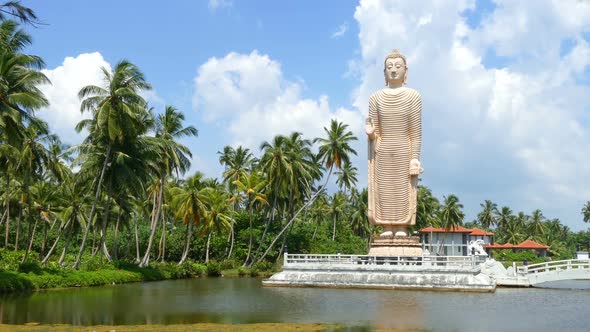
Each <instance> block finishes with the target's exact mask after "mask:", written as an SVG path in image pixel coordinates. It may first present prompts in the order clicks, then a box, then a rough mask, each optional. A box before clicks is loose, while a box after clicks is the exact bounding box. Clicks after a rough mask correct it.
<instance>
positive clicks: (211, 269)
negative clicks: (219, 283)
mask: <svg viewBox="0 0 590 332" xmlns="http://www.w3.org/2000/svg"><path fill="white" fill-rule="evenodd" d="M207 275H208V276H209V277H219V276H221V266H220V264H219V263H217V262H216V261H210V262H209V264H207Z"/></svg>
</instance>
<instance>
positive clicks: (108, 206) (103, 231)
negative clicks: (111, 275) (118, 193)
mask: <svg viewBox="0 0 590 332" xmlns="http://www.w3.org/2000/svg"><path fill="white" fill-rule="evenodd" d="M112 197H113V176H112V174H111V175H110V176H109V190H108V191H107V204H106V207H105V211H104V216H103V220H102V228H101V230H100V243H99V244H98V247H99V249H101V250H102V253H103V255H104V257H105V258H106V259H107V261H109V263H110V262H112V261H113V259H112V258H111V255H110V254H109V250H108V248H107V244H106V237H107V230H108V226H109V215H110V212H111V198H112Z"/></svg>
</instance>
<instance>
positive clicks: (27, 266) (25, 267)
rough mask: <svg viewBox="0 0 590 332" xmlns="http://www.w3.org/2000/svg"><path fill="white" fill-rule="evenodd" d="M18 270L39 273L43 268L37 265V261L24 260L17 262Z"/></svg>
mask: <svg viewBox="0 0 590 332" xmlns="http://www.w3.org/2000/svg"><path fill="white" fill-rule="evenodd" d="M18 272H21V273H29V272H32V273H35V274H41V273H42V272H43V270H42V269H41V266H39V263H37V262H24V263H21V264H19V266H18Z"/></svg>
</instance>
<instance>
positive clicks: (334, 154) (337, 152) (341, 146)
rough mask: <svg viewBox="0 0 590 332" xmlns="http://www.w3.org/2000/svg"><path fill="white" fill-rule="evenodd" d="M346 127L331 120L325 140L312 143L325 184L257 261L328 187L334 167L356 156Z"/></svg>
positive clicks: (351, 134)
mask: <svg viewBox="0 0 590 332" xmlns="http://www.w3.org/2000/svg"><path fill="white" fill-rule="evenodd" d="M347 128H348V125H346V124H344V123H342V122H338V121H337V120H334V119H333V120H332V121H331V122H330V129H328V128H326V127H324V131H325V133H326V134H327V138H316V139H314V142H319V143H320V147H319V157H320V160H321V161H322V162H323V164H324V165H325V166H326V168H327V169H328V175H327V176H326V182H325V183H324V185H323V186H322V187H321V188H320V189H318V190H317V191H316V193H315V194H314V195H313V196H312V197H311V198H310V199H309V200H308V201H307V202H306V203H305V204H304V205H303V206H302V207H301V208H299V210H298V211H297V212H296V213H295V214H294V215H293V216H292V217H291V220H289V222H287V223H286V224H285V226H284V227H283V229H281V231H280V232H279V234H278V235H277V236H276V237H275V239H274V240H273V241H272V242H271V244H270V245H269V246H268V248H267V249H266V251H265V252H264V254H263V255H262V257H261V258H260V259H259V260H262V259H264V257H266V255H268V253H269V252H270V250H271V249H272V247H273V246H274V245H275V243H276V241H277V240H278V239H279V238H280V236H281V235H283V233H284V232H285V231H286V230H287V229H288V228H289V226H290V225H291V223H293V221H294V220H295V219H296V218H297V217H298V216H299V214H300V213H301V212H302V211H303V210H305V209H306V208H307V207H309V206H310V205H311V204H313V202H314V200H315V199H316V198H317V197H318V195H319V194H320V193H321V192H323V191H324V189H325V188H326V186H327V185H328V180H329V179H330V175H331V174H332V171H333V169H334V167H336V168H338V169H340V168H341V167H342V165H343V163H345V162H350V155H356V151H355V150H354V149H353V148H352V147H351V146H350V143H351V142H352V141H356V140H357V138H356V137H355V136H354V134H353V133H352V132H351V131H348V129H347Z"/></svg>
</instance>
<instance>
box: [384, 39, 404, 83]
mask: <svg viewBox="0 0 590 332" xmlns="http://www.w3.org/2000/svg"><path fill="white" fill-rule="evenodd" d="M383 75H384V76H385V85H387V86H389V87H392V88H394V87H400V86H402V85H404V84H406V79H407V78H408V64H407V62H406V57H405V56H403V54H401V53H400V52H399V51H398V50H397V49H395V50H393V51H391V53H389V54H388V55H387V56H386V57H385V61H384V62H383Z"/></svg>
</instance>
